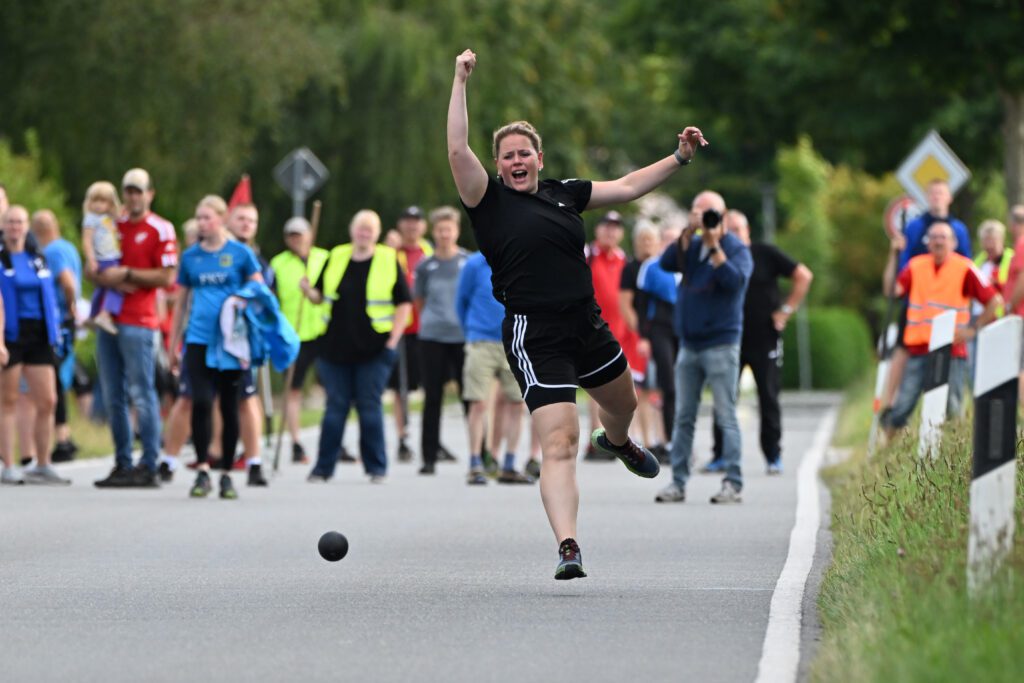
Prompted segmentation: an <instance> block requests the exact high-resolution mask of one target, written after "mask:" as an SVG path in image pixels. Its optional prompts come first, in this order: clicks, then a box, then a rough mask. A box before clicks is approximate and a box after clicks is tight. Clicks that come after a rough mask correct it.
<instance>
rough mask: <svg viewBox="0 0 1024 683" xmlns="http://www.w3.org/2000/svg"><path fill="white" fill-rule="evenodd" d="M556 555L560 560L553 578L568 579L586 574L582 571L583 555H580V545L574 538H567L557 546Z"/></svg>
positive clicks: (578, 577)
mask: <svg viewBox="0 0 1024 683" xmlns="http://www.w3.org/2000/svg"><path fill="white" fill-rule="evenodd" d="M558 556H559V557H560V558H561V560H560V561H559V563H558V567H557V568H555V578H556V579H558V580H559V581H566V580H568V579H581V578H583V577H585V576H586V575H587V573H586V572H585V571H583V557H582V556H581V555H580V546H579V544H577V543H576V539H573V538H567V539H565V540H564V541H562V542H561V543H560V544H559V546H558Z"/></svg>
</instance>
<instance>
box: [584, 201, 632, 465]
mask: <svg viewBox="0 0 1024 683" xmlns="http://www.w3.org/2000/svg"><path fill="white" fill-rule="evenodd" d="M621 243H622V214H620V213H619V212H618V211H609V212H607V213H606V214H604V216H602V217H601V221H600V222H599V223H598V224H597V227H595V228H594V241H593V242H591V243H590V244H588V245H587V247H586V249H585V255H586V257H587V263H588V264H589V265H590V273H591V275H592V277H593V280H594V299H595V300H596V301H597V305H598V306H600V307H601V317H602V318H604V320H605V322H606V323H608V328H609V329H610V330H611V332H612V336H613V337H615V339H616V340H617V341H618V342H619V344H620V345H621V344H622V341H623V339H624V337H625V333H626V331H627V328H626V321H625V320H623V318H622V313H621V310H620V308H619V289H620V283H621V281H622V269H623V268H625V267H626V252H624V251H622V249H621V248H620V247H619V244H621ZM589 407H590V431H591V432H593V431H594V430H595V429H598V428H599V427H600V426H601V421H600V419H599V418H598V416H597V405H596V403H595V402H594V401H593V399H591V400H590V406H589ZM584 459H585V460H614V459H615V456H613V455H610V454H605V453H600V452H599V451H597V450H596V449H595V448H594V446H593V444H587V452H586V454H585V455H584Z"/></svg>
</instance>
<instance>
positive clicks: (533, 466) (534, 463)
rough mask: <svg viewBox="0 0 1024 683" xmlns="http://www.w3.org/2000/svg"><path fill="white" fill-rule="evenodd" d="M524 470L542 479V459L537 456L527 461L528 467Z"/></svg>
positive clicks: (535, 477)
mask: <svg viewBox="0 0 1024 683" xmlns="http://www.w3.org/2000/svg"><path fill="white" fill-rule="evenodd" d="M523 470H524V471H525V472H526V473H527V474H529V475H530V476H531V477H533V478H534V479H540V461H539V460H536V459H535V458H530V459H529V460H527V461H526V467H525V468H523Z"/></svg>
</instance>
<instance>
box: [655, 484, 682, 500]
mask: <svg viewBox="0 0 1024 683" xmlns="http://www.w3.org/2000/svg"><path fill="white" fill-rule="evenodd" d="M685 500H686V489H685V488H683V487H682V486H680V485H679V484H677V483H676V482H672V483H671V484H669V485H668V486H666V487H665V488H663V489H662V490H660V491H658V495H656V496H655V497H654V502H655V503H682V502H684V501H685Z"/></svg>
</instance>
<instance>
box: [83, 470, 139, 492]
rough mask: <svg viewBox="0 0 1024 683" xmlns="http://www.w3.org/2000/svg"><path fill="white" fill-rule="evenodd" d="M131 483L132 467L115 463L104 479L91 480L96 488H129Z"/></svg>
mask: <svg viewBox="0 0 1024 683" xmlns="http://www.w3.org/2000/svg"><path fill="white" fill-rule="evenodd" d="M131 485H132V469H131V468H130V467H121V466H120V465H117V466H116V467H114V469H112V470H111V471H110V474H108V475H107V478H106V479H100V480H98V481H94V482H93V486H95V487H96V488H98V489H120V488H129V487H131Z"/></svg>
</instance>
